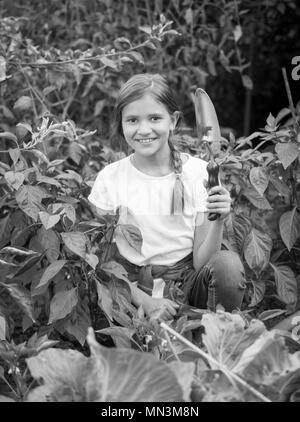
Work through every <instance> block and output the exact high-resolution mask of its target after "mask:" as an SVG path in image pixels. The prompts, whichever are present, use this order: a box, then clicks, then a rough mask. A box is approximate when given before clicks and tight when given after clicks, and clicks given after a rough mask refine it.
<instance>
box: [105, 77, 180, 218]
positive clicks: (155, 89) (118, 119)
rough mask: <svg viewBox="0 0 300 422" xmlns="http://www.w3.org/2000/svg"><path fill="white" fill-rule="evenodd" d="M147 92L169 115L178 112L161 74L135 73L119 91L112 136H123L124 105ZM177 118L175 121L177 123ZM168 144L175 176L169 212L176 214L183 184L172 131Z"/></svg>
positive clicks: (177, 151) (178, 209)
mask: <svg viewBox="0 0 300 422" xmlns="http://www.w3.org/2000/svg"><path fill="white" fill-rule="evenodd" d="M149 92H150V93H151V95H152V96H153V97H154V99H155V100H156V101H158V102H159V103H161V104H163V105H164V106H165V107H166V108H167V110H168V112H169V113H170V115H172V114H173V113H174V112H178V110H179V109H178V106H177V103H176V101H175V99H174V96H173V93H172V91H171V89H170V87H169V86H168V83H167V81H166V79H165V78H164V77H163V76H161V75H159V74H151V73H140V74H136V75H134V76H132V77H131V78H130V79H129V80H128V81H127V82H126V83H125V84H124V85H123V86H122V87H121V89H120V91H119V95H118V97H117V99H116V103H115V108H114V114H113V128H112V137H122V138H124V134H123V128H122V111H123V109H124V107H126V106H127V105H128V104H130V103H132V102H133V101H136V100H139V99H140V98H142V97H143V96H144V95H145V94H146V93H149ZM179 120H180V119H179ZM179 120H178V121H177V125H178V123H179ZM168 145H169V148H170V151H171V166H172V168H173V170H174V173H175V176H176V179H175V184H174V189H173V197H172V204H171V214H172V215H178V214H183V210H184V185H183V182H182V180H181V176H182V160H181V156H180V151H179V150H178V148H177V147H176V146H175V145H174V143H173V133H172V132H170V135H169V139H168Z"/></svg>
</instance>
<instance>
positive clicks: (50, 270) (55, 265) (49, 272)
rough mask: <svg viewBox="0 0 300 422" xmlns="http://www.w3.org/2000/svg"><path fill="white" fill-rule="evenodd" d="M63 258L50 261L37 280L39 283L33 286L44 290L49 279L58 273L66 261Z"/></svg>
mask: <svg viewBox="0 0 300 422" xmlns="http://www.w3.org/2000/svg"><path fill="white" fill-rule="evenodd" d="M67 262H68V261H66V260H65V259H62V260H59V261H54V262H52V263H51V264H50V265H49V266H48V267H47V268H46V270H45V272H44V274H43V275H42V278H41V280H40V282H39V284H38V285H37V286H36V287H35V289H34V290H35V291H36V290H41V289H42V288H43V289H42V290H44V289H45V288H46V287H47V286H48V284H49V281H51V280H52V278H53V277H54V276H55V275H56V274H58V273H59V271H60V270H61V269H62V268H63V266H64V265H65V264H66V263H67Z"/></svg>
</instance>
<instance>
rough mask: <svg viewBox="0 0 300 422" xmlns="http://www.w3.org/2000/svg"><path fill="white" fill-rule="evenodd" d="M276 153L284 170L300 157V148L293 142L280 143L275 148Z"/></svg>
mask: <svg viewBox="0 0 300 422" xmlns="http://www.w3.org/2000/svg"><path fill="white" fill-rule="evenodd" d="M275 151H276V152H277V154H278V158H279V160H280V161H281V163H282V165H283V168H284V169H287V168H288V166H289V165H290V164H292V162H293V161H294V160H296V158H297V157H298V155H299V147H298V145H297V144H295V143H293V142H288V143H278V144H276V146H275Z"/></svg>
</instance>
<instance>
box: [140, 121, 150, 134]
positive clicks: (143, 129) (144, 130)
mask: <svg viewBox="0 0 300 422" xmlns="http://www.w3.org/2000/svg"><path fill="white" fill-rule="evenodd" d="M138 133H139V134H141V135H147V134H149V133H151V127H150V125H149V123H148V122H146V121H144V120H142V121H141V122H140V124H139V127H138Z"/></svg>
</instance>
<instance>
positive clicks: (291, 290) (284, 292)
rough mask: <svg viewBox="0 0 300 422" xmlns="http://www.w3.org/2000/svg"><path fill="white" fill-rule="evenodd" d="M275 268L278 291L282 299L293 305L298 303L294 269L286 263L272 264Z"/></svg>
mask: <svg viewBox="0 0 300 422" xmlns="http://www.w3.org/2000/svg"><path fill="white" fill-rule="evenodd" d="M270 265H271V267H272V268H273V270H274V274H275V282H276V288H277V293H278V296H279V297H280V299H281V300H282V301H283V302H284V303H286V304H288V305H291V306H295V305H296V303H297V280H296V277H295V274H294V272H293V271H292V269H291V268H290V267H288V266H286V265H278V266H277V265H274V264H271V263H270Z"/></svg>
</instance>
